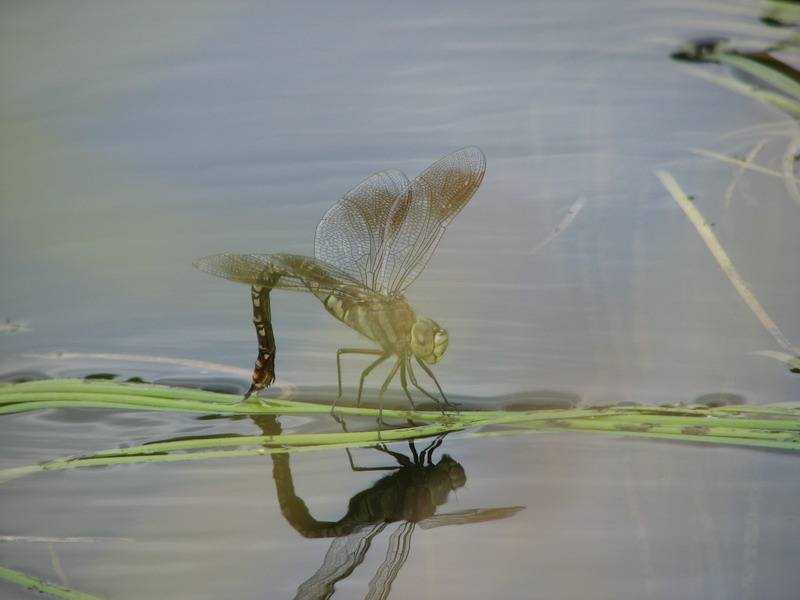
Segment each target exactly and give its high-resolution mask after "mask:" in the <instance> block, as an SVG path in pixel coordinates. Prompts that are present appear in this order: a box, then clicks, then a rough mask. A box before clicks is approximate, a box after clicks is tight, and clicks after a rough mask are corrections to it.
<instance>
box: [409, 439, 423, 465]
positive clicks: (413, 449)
mask: <svg viewBox="0 0 800 600" xmlns="http://www.w3.org/2000/svg"><path fill="white" fill-rule="evenodd" d="M408 449H409V450H411V455H412V456H413V457H414V464H415V465H417V466H419V464H420V463H419V454H418V453H417V447H416V446H415V445H414V440H408Z"/></svg>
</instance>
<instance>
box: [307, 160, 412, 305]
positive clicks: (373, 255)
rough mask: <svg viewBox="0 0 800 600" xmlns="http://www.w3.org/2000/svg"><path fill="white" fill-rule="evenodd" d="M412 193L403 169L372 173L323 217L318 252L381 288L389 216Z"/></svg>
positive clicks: (388, 241)
mask: <svg viewBox="0 0 800 600" xmlns="http://www.w3.org/2000/svg"><path fill="white" fill-rule="evenodd" d="M410 196H411V184H410V183H409V181H408V179H407V178H406V176H405V175H404V174H403V173H401V172H400V171H394V170H392V171H382V172H380V173H375V174H374V175H370V176H369V177H367V178H366V179H365V180H364V181H362V182H361V183H359V184H358V185H357V186H356V187H354V188H353V189H352V190H350V191H349V192H347V193H346V194H345V195H344V196H343V197H342V199H341V200H339V202H337V203H336V204H335V205H333V206H332V207H331V208H330V209H329V210H328V212H327V213H325V216H324V217H322V220H321V221H320V222H319V225H317V231H316V234H315V236H314V256H315V257H316V258H317V259H319V260H323V261H325V262H328V263H331V264H334V265H336V266H337V267H339V268H340V269H342V270H343V271H345V272H347V273H348V274H349V275H350V276H351V277H353V278H354V279H356V280H358V281H360V282H361V283H363V284H364V285H365V286H366V287H368V288H370V289H372V290H375V291H381V290H382V287H381V285H380V281H379V278H380V273H381V265H382V264H383V257H384V256H385V254H386V252H388V251H389V248H390V246H391V239H386V237H385V234H386V230H387V223H388V222H389V216H390V215H391V213H392V209H393V207H394V206H395V204H397V203H398V202H404V201H407V199H408V198H410Z"/></svg>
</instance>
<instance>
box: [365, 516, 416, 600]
mask: <svg viewBox="0 0 800 600" xmlns="http://www.w3.org/2000/svg"><path fill="white" fill-rule="evenodd" d="M413 533H414V523H412V522H411V521H405V522H404V523H403V524H402V525H400V526H399V527H398V528H397V529H395V530H394V531H393V532H392V535H391V536H390V537H389V547H388V548H387V549H386V558H384V559H383V562H382V563H381V565H380V566H379V567H378V570H377V571H375V575H373V576H372V579H371V580H370V582H369V591H368V592H367V595H366V598H365V600H386V598H388V597H389V592H390V591H391V590H392V584H393V583H394V580H395V578H396V577H397V574H398V573H399V572H400V569H402V568H403V565H404V564H405V562H406V559H407V558H408V553H409V551H410V550H411V534H413Z"/></svg>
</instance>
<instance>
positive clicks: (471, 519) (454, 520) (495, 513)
mask: <svg viewBox="0 0 800 600" xmlns="http://www.w3.org/2000/svg"><path fill="white" fill-rule="evenodd" d="M524 508H525V507H524V506H501V507H497V508H468V509H467V510H460V511H458V512H451V513H444V514H440V515H433V516H432V517H428V518H427V519H423V520H422V521H420V522H419V526H420V527H422V528H423V529H434V528H436V527H444V526H445V525H466V524H468V523H483V522H485V521H497V520H499V519H507V518H508V517H511V516H513V515H515V514H517V513H518V512H519V511H521V510H522V509H524Z"/></svg>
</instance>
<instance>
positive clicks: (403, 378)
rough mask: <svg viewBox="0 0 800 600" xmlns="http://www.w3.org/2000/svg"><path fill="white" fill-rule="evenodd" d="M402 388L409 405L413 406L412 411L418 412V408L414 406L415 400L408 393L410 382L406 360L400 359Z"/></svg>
mask: <svg viewBox="0 0 800 600" xmlns="http://www.w3.org/2000/svg"><path fill="white" fill-rule="evenodd" d="M400 387H402V388H403V391H404V392H405V393H406V398H408V401H409V403H410V404H411V410H417V407H416V406H415V405H414V399H413V398H412V397H411V392H409V391H408V381H407V380H406V359H405V358H401V359H400Z"/></svg>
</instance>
